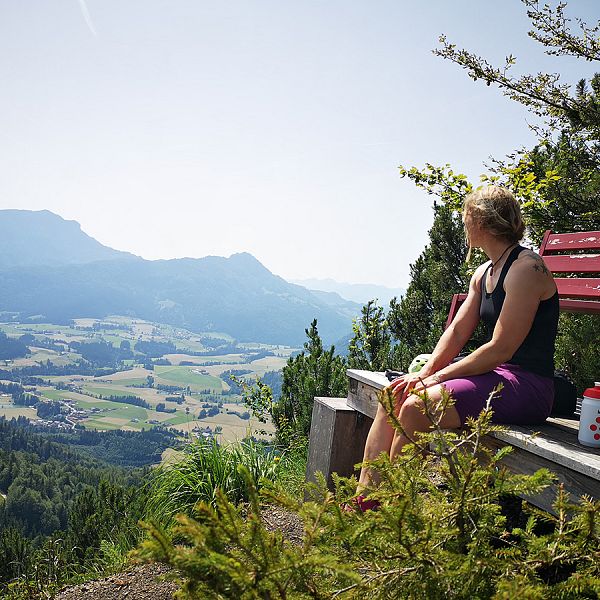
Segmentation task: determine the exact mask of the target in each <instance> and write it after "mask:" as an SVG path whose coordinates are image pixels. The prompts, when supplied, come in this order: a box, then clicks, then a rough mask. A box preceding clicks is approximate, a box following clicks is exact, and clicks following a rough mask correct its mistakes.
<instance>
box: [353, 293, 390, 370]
mask: <svg viewBox="0 0 600 600" xmlns="http://www.w3.org/2000/svg"><path fill="white" fill-rule="evenodd" d="M352 330H353V332H354V336H353V337H352V339H351V340H350V345H349V346H348V366H349V367H350V368H351V369H365V370H367V371H383V370H385V369H386V368H388V367H390V366H391V364H392V362H391V361H392V360H393V358H392V351H393V347H392V336H391V334H390V330H389V327H388V323H387V319H386V316H385V312H384V310H383V308H382V307H381V306H377V301H376V300H370V301H369V302H367V304H365V306H363V307H362V311H361V316H360V317H359V318H357V319H355V320H354V322H353V323H352Z"/></svg>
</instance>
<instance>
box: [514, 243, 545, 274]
mask: <svg viewBox="0 0 600 600" xmlns="http://www.w3.org/2000/svg"><path fill="white" fill-rule="evenodd" d="M515 266H517V267H518V268H520V269H523V270H525V271H529V274H531V270H533V271H535V272H536V273H539V274H541V275H545V276H546V277H552V273H551V272H550V270H549V269H548V267H547V266H546V263H545V262H544V259H543V258H542V257H541V256H540V255H539V254H538V253H537V252H534V251H533V250H530V249H529V248H523V250H521V252H519V256H518V257H517V260H516V261H515Z"/></svg>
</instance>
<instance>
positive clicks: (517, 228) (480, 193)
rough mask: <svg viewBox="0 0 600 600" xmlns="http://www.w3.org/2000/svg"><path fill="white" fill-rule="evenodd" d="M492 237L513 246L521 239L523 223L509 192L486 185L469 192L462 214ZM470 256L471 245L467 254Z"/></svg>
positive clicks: (518, 208)
mask: <svg viewBox="0 0 600 600" xmlns="http://www.w3.org/2000/svg"><path fill="white" fill-rule="evenodd" d="M467 213H469V215H471V217H472V218H473V220H474V221H475V222H476V223H477V224H478V225H479V226H480V227H481V228H482V229H485V230H486V231H488V232H489V233H491V234H492V235H494V236H496V237H498V238H500V239H503V240H505V241H506V242H507V243H512V244H515V243H517V242H519V241H520V240H521V239H522V238H523V234H524V233H525V223H524V222H523V216H522V214H521V207H520V206H519V203H518V202H517V200H516V199H515V197H514V196H513V194H512V192H511V191H510V190H507V189H506V188H504V187H500V186H499V185H488V186H485V187H481V188H478V189H476V190H475V191H474V192H471V193H470V194H469V195H468V196H467V197H466V198H465V201H464V204H463V214H465V215H466V214H467ZM470 256H471V244H470V242H469V253H468V255H467V260H469V258H470Z"/></svg>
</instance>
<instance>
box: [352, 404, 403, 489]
mask: <svg viewBox="0 0 600 600" xmlns="http://www.w3.org/2000/svg"><path fill="white" fill-rule="evenodd" d="M393 439H394V428H393V427H392V426H391V425H390V424H389V423H388V414H387V412H386V410H385V409H384V408H383V406H382V405H381V404H380V405H379V406H378V407H377V414H376V415H375V420H374V421H373V424H372V425H371V429H370V430H369V435H367V442H366V444H365V453H364V457H363V460H374V459H376V458H377V457H378V456H379V455H380V454H381V453H382V452H388V453H389V452H390V449H391V446H392V441H393ZM379 482H380V478H379V475H378V473H377V471H375V470H374V469H369V468H367V467H363V468H362V469H361V470H360V477H359V479H358V490H357V491H358V492H359V493H360V492H361V491H362V490H364V489H366V488H369V487H374V486H377V485H378V484H379Z"/></svg>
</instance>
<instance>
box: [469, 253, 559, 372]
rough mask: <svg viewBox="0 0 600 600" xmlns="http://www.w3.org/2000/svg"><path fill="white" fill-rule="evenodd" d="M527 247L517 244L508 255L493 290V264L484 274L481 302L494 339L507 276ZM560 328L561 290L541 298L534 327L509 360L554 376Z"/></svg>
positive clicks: (482, 318) (483, 316)
mask: <svg viewBox="0 0 600 600" xmlns="http://www.w3.org/2000/svg"><path fill="white" fill-rule="evenodd" d="M523 250H525V248H523V246H517V247H516V248H513V250H512V251H511V253H510V254H509V255H508V258H507V259H506V262H505V263H504V266H503V267H502V271H501V273H500V277H499V278H498V283H496V287H495V288H494V290H493V291H492V293H491V294H488V292H487V286H486V279H487V274H488V271H489V269H490V267H491V266H492V265H491V264H490V265H489V266H488V267H487V269H486V270H485V272H484V273H483V277H482V278H481V305H480V308H479V316H480V317H481V320H482V321H483V323H484V325H485V327H486V330H487V334H488V340H491V339H492V334H493V332H494V327H495V326H496V322H497V321H498V317H499V316H500V311H501V310H502V305H503V304H504V298H505V296H506V292H505V291H504V279H505V278H506V274H507V273H508V270H509V269H510V267H511V265H512V264H513V263H514V262H515V260H517V258H518V256H519V254H520V253H521V252H522V251H523ZM557 328H558V292H556V293H555V294H554V296H552V297H551V298H548V299H547V300H542V301H540V304H539V306H538V309H537V312H536V313H535V318H534V319H533V324H532V325H531V329H530V330H529V333H528V334H527V337H526V338H525V340H524V341H523V343H522V344H521V345H520V346H519V348H518V349H517V351H516V352H515V353H514V355H513V357H512V358H511V359H510V360H509V361H507V362H509V363H512V364H515V365H519V366H520V367H522V368H523V369H525V370H527V371H531V372H532V373H536V374H537V375H543V376H544V377H552V376H553V375H554V343H555V340H556V330H557Z"/></svg>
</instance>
